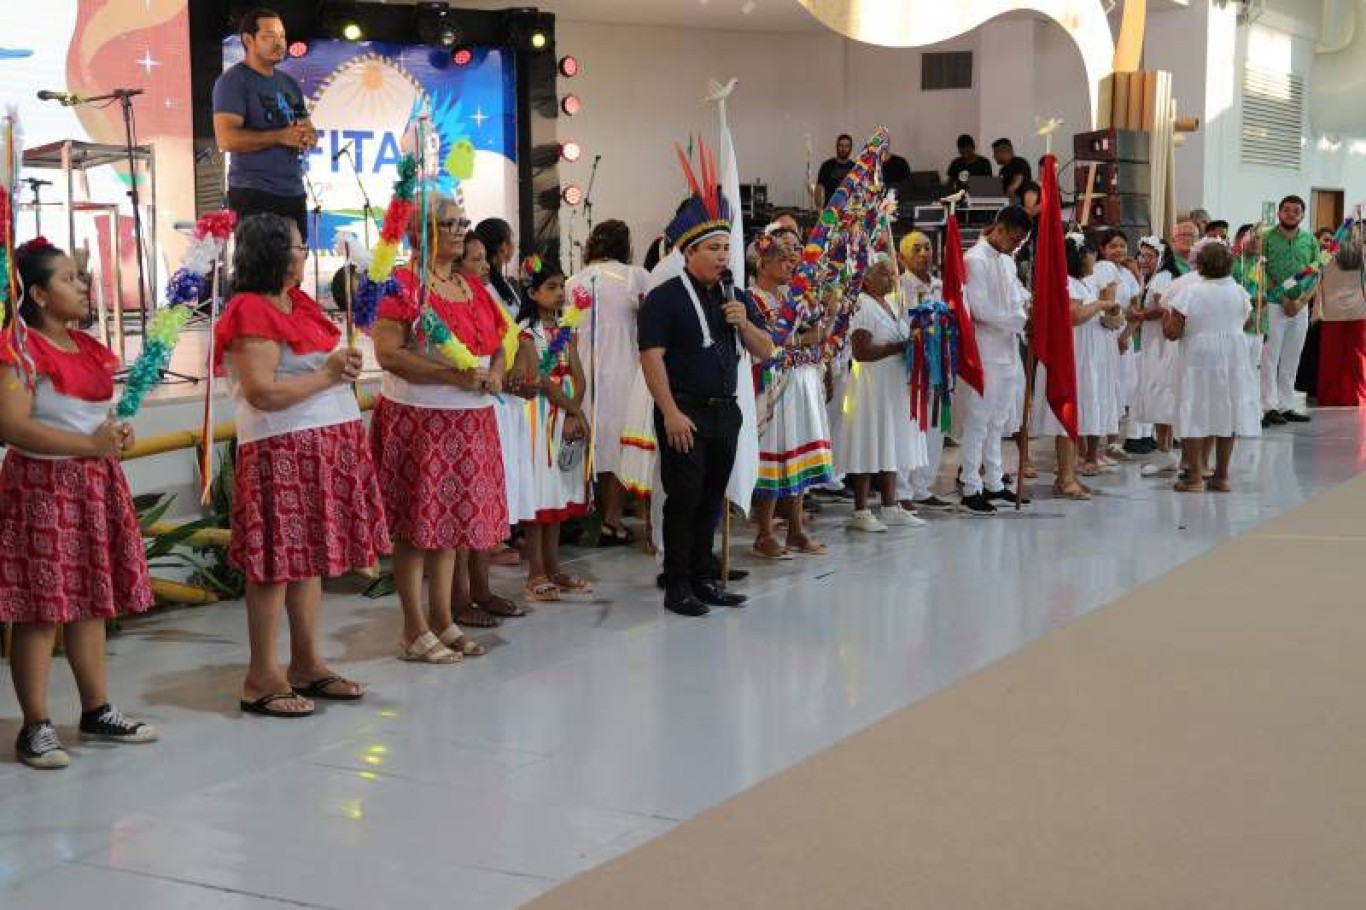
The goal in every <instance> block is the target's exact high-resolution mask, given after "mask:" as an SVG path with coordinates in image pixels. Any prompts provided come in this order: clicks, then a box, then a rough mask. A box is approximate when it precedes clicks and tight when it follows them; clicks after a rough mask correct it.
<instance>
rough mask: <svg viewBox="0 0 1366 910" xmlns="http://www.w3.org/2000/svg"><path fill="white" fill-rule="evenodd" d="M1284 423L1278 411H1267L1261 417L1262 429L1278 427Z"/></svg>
mask: <svg viewBox="0 0 1366 910" xmlns="http://www.w3.org/2000/svg"><path fill="white" fill-rule="evenodd" d="M1284 423H1285V418H1284V417H1283V416H1281V412H1280V411H1267V412H1266V413H1265V414H1263V415H1262V426H1264V427H1278V426H1281V425H1283V424H1284Z"/></svg>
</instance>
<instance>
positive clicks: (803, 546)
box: [787, 534, 829, 556]
mask: <svg viewBox="0 0 1366 910" xmlns="http://www.w3.org/2000/svg"><path fill="white" fill-rule="evenodd" d="M787 545H788V547H790V548H791V549H793V550H796V551H797V552H798V553H801V554H802V555H803V556H824V555H825V554H826V553H828V552H829V551H828V550H827V549H826V548H825V544H823V543H821V542H820V541H819V540H816V539H815V538H814V537H810V536H808V535H806V534H802V535H801V536H799V537H789V538H788V539H787Z"/></svg>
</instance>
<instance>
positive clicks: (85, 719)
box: [81, 704, 160, 743]
mask: <svg viewBox="0 0 1366 910" xmlns="http://www.w3.org/2000/svg"><path fill="white" fill-rule="evenodd" d="M159 735H160V734H158V733H157V728H156V727H154V726H152V725H151V724H144V723H141V722H139V721H136V720H129V719H128V718H126V717H124V716H123V715H122V714H121V713H120V712H119V709H118V708H115V707H114V706H113V705H109V704H105V705H100V706H99V707H98V708H93V709H91V710H89V711H86V712H85V713H83V714H82V715H81V739H94V740H102V741H104V742H111V743H150V742H155V741H156V739H157V737H158V736H159Z"/></svg>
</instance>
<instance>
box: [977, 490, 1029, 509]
mask: <svg viewBox="0 0 1366 910" xmlns="http://www.w3.org/2000/svg"><path fill="white" fill-rule="evenodd" d="M1017 495H1018V494H1017V493H1016V492H1015V491H1014V490H1012V489H1010V487H1002V488H1001V489H999V490H996V491H995V492H992V491H990V490H988V491H987V494H986V497H987V502H990V503H993V504H995V503H998V502H1008V503H1010V504H1011V505H1012V506H1013V505H1015V497H1016V496H1017ZM1031 501H1032V500H1030V498H1029V497H1028V496H1025V497H1023V498H1022V499H1021V500H1020V505H1022V506H1027V505H1029V503H1030V502H1031Z"/></svg>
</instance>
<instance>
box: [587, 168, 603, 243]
mask: <svg viewBox="0 0 1366 910" xmlns="http://www.w3.org/2000/svg"><path fill="white" fill-rule="evenodd" d="M601 161H602V156H601V155H594V156H593V170H592V171H591V172H590V173H589V174H588V189H586V190H584V191H583V214H584V217H585V218H587V219H588V233H590V234H591V233H593V186H594V185H595V184H596V183H597V182H598V164H599V162H601Z"/></svg>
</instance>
